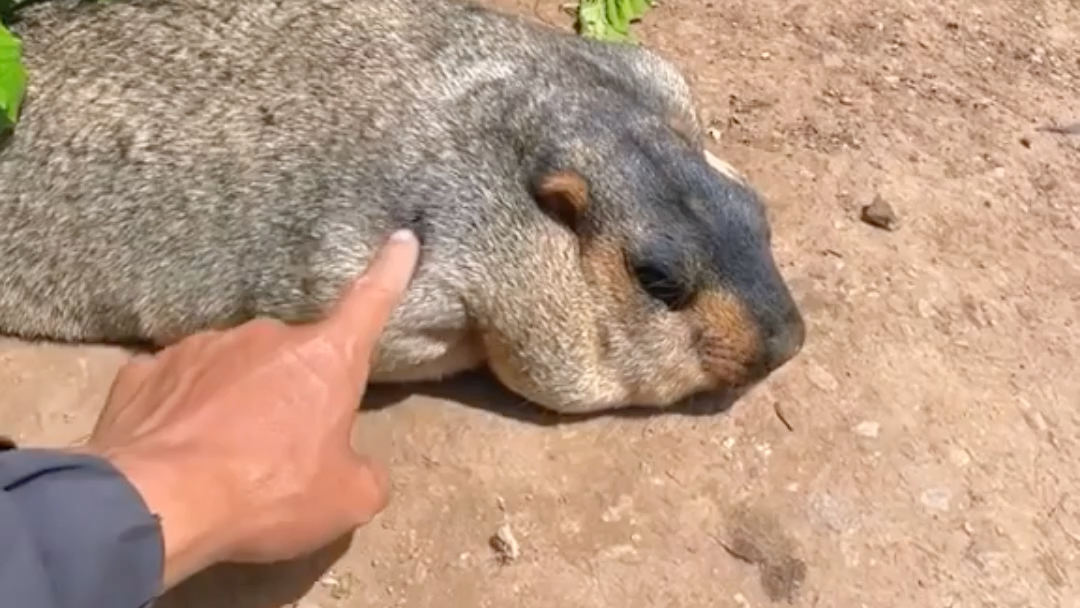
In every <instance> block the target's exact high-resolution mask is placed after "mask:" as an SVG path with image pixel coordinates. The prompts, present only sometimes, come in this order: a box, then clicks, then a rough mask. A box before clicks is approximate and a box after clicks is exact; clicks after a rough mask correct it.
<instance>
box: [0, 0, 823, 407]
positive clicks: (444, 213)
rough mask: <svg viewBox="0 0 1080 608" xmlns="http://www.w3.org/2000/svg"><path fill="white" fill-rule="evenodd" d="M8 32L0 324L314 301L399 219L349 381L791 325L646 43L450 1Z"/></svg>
mask: <svg viewBox="0 0 1080 608" xmlns="http://www.w3.org/2000/svg"><path fill="white" fill-rule="evenodd" d="M14 31H15V32H16V33H18V34H20V35H21V37H22V38H23V41H24V53H25V60H26V63H27V69H28V72H29V79H30V84H29V89H28V94H27V100H26V103H25V105H24V111H23V114H22V116H21V119H20V122H19V123H18V125H17V127H16V128H15V130H14V131H13V133H12V134H11V135H10V137H8V138H7V141H6V142H4V144H3V148H2V150H0V332H2V333H5V334H8V335H13V336H19V337H22V338H26V339H48V340H55V341H76V342H98V343H136V342H143V343H149V344H152V345H157V346H162V345H167V344H169V343H171V342H173V341H175V340H177V339H178V338H181V337H183V336H185V335H187V334H190V333H192V332H195V331H198V330H203V329H207V328H225V327H229V326H232V325H236V324H238V323H241V322H243V321H245V320H247V319H250V318H253V317H256V316H268V317H274V318H277V319H281V320H283V321H287V322H301V321H305V320H309V319H313V318H315V317H317V316H318V315H320V314H321V313H322V312H324V311H325V310H326V309H327V308H328V306H329V305H331V304H332V303H333V302H334V301H335V300H336V299H337V298H338V297H339V295H340V294H341V292H342V288H343V286H344V285H345V284H346V283H347V282H348V281H351V280H352V279H353V278H354V277H356V276H357V274H358V273H359V272H360V271H361V270H362V269H363V268H364V267H365V264H366V262H367V260H368V259H369V256H370V255H371V254H372V253H373V249H374V248H375V247H377V246H378V245H379V244H380V243H381V242H382V240H383V238H385V236H386V235H388V234H389V233H390V232H391V231H392V230H393V229H396V228H400V227H411V228H413V229H414V230H416V232H417V233H418V234H419V236H420V237H421V239H422V242H423V251H422V261H421V264H420V267H419V270H418V272H417V274H416V277H415V279H414V282H413V284H412V286H411V288H410V290H409V292H408V294H407V295H406V298H405V300H404V302H403V304H402V305H401V307H400V308H399V309H398V311H397V312H396V314H395V315H394V317H393V319H392V320H391V322H390V325H389V326H388V327H387V329H386V332H385V334H384V336H383V338H382V340H381V342H380V345H379V349H378V352H377V358H376V362H375V365H374V369H373V375H372V381H373V382H399V381H417V380H433V379H439V378H442V377H446V376H448V375H451V374H455V373H457V372H460V371H463V370H466V369H470V368H475V367H478V366H481V365H487V366H488V367H489V368H490V369H491V371H492V372H493V373H494V375H495V376H496V377H497V378H498V379H499V380H500V381H501V382H502V383H503V384H505V385H506V387H508V388H509V389H510V390H512V391H514V392H516V393H517V394H519V395H521V396H522V397H524V398H526V399H528V400H529V401H532V402H533V403H535V404H538V405H540V406H543V407H546V408H550V409H552V410H556V411H559V412H578V413H583V412H593V411H597V410H603V409H611V408H622V407H627V406H644V407H659V408H663V407H668V406H671V405H672V404H675V403H678V402H680V401H684V400H686V399H687V398H688V397H692V396H700V395H702V394H704V393H707V392H727V393H729V394H730V393H731V392H739V391H742V390H744V389H746V388H748V387H750V386H752V385H753V384H754V383H756V382H758V381H760V380H762V379H763V378H765V377H766V376H767V375H768V374H769V373H770V372H771V371H773V370H775V369H776V368H778V367H779V366H780V365H782V364H783V363H784V362H785V361H787V360H789V359H790V358H791V357H792V356H794V355H795V354H796V352H797V351H798V350H799V349H800V347H801V345H802V343H803V340H804V325H803V320H802V318H801V316H800V312H799V310H798V307H797V306H796V304H795V302H794V301H793V299H792V297H791V295H790V293H789V290H788V288H787V286H786V285H785V281H784V280H783V278H782V276H781V274H780V273H779V271H778V269H777V267H776V265H775V262H774V259H773V254H772V250H771V245H770V238H771V236H770V228H769V224H768V221H767V217H766V214H765V210H764V207H763V205H762V202H761V200H760V196H759V195H758V194H757V193H756V191H755V190H754V188H753V187H752V186H751V185H750V184H748V183H747V182H746V180H745V179H743V178H742V177H740V175H739V173H738V172H736V171H735V170H733V169H731V168H730V167H728V166H726V165H724V164H723V163H719V162H714V163H712V164H710V161H709V159H708V158H707V156H706V153H705V150H704V145H703V141H702V134H701V127H700V124H699V122H698V119H697V117H696V113H695V110H694V105H693V103H692V100H691V96H690V92H689V88H688V86H687V83H686V82H685V81H684V79H683V77H682V76H681V75H680V73H679V72H678V71H677V70H676V69H675V68H674V67H673V65H672V64H671V63H669V62H668V61H666V60H664V59H662V58H661V57H660V56H659V55H657V54H655V53H653V52H651V51H649V50H647V49H645V48H642V47H639V46H633V45H627V44H613V43H603V42H597V41H593V40H588V39H584V38H582V37H580V36H576V35H574V34H573V33H571V32H563V31H560V30H557V29H555V28H551V27H547V26H543V25H540V24H534V23H532V22H530V21H527V20H525V19H523V18H519V17H515V16H511V15H507V14H503V13H501V12H498V11H495V10H493V9H487V8H482V7H480V6H477V5H475V4H471V3H468V2H464V1H459V0H228V1H223V0H113V1H112V2H108V3H89V4H84V3H78V2H71V1H65V2H60V1H59V0H54V1H53V2H46V3H43V4H41V5H37V6H33V7H28V8H26V9H25V10H24V11H23V14H22V20H21V22H19V23H17V24H16V25H15V27H14ZM717 168H719V169H720V170H717Z"/></svg>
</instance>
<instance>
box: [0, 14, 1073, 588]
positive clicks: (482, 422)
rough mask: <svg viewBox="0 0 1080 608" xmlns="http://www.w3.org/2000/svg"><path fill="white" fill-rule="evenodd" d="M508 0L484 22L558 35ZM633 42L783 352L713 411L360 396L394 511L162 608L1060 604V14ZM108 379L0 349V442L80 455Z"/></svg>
mask: <svg viewBox="0 0 1080 608" xmlns="http://www.w3.org/2000/svg"><path fill="white" fill-rule="evenodd" d="M533 3H534V0H517V1H516V2H514V1H513V0H504V1H501V2H499V3H498V4H499V5H501V6H503V7H506V8H509V9H511V10H517V11H521V12H523V13H526V14H530V15H534V16H535V17H536V18H539V19H543V20H546V21H548V22H551V23H553V24H556V25H558V26H559V27H570V24H571V18H570V17H569V16H568V15H566V14H565V13H564V12H562V11H561V10H560V7H559V4H558V2H557V1H556V0H539V2H538V4H536V5H535V6H534V4H533ZM638 30H639V31H640V32H641V36H642V38H643V40H644V41H645V43H646V44H648V45H650V46H652V47H653V48H656V49H657V50H659V51H660V52H662V53H663V54H665V55H666V56H668V57H670V58H672V59H674V60H675V61H676V62H678V63H679V64H680V65H681V66H682V67H683V68H684V69H685V70H686V71H687V73H688V74H690V75H691V77H692V79H693V83H694V88H695V90H696V92H697V94H698V96H699V98H700V101H701V107H702V110H703V112H704V114H705V116H706V117H707V118H708V120H709V122H710V124H711V125H712V128H713V132H712V133H713V136H714V140H715V141H713V142H711V143H710V148H711V149H712V150H713V152H714V153H717V154H718V155H721V156H723V157H725V158H727V159H729V160H730V161H732V162H733V163H734V164H735V165H737V166H738V167H740V168H741V169H743V170H744V171H745V172H746V173H747V174H748V175H749V176H750V177H751V178H752V179H753V180H754V181H755V182H756V183H757V184H759V185H760V187H761V189H762V190H763V192H764V193H765V194H766V196H767V197H768V200H769V205H770V210H771V214H772V218H773V225H774V233H775V241H776V250H777V255H778V257H779V260H780V262H781V264H782V268H783V271H784V272H785V274H786V275H787V276H788V277H789V278H790V281H791V284H792V286H793V290H794V292H795V294H796V297H797V298H798V300H799V302H800V303H801V305H802V307H803V310H804V312H805V314H806V316H807V319H808V322H809V337H808V342H807V345H806V349H805V350H804V352H803V353H802V354H801V355H800V356H799V357H798V358H797V359H796V360H795V361H794V362H792V363H791V364H789V365H788V366H787V367H785V368H784V369H782V370H781V371H780V372H779V373H778V374H777V375H775V376H774V377H773V378H772V379H771V380H770V381H769V382H767V383H766V384H765V385H763V386H761V387H760V389H758V390H756V391H755V392H753V393H752V394H751V395H749V396H748V397H746V398H745V399H744V400H743V401H741V402H740V403H739V404H738V405H737V406H736V407H735V408H734V409H733V410H732V411H731V412H729V413H727V414H724V415H719V416H713V417H696V418H695V417H680V416H659V417H654V418H649V419H621V418H611V417H607V418H600V419H595V420H591V421H587V422H582V423H573V424H554V423H553V421H552V420H550V419H549V418H546V417H544V416H538V415H536V414H535V412H533V411H532V410H529V409H528V408H525V407H522V406H520V405H516V403H517V400H516V399H514V398H512V397H510V396H508V395H506V394H505V393H503V392H502V391H500V390H499V389H498V388H497V387H495V386H494V385H493V383H492V382H491V381H489V380H486V379H485V378H484V377H468V378H463V379H461V380H460V381H458V382H456V383H454V384H451V385H448V386H443V387H436V386H433V387H422V388H419V389H415V388H414V389H408V390H406V389H400V390H381V391H377V392H376V394H375V395H374V396H373V399H375V401H377V403H376V404H375V405H377V406H380V407H375V408H373V409H372V411H370V412H368V413H366V414H365V415H364V416H363V417H362V423H361V425H360V426H359V428H358V431H357V434H358V440H360V441H363V442H364V443H363V445H364V446H365V449H366V450H367V451H369V452H373V453H375V454H376V455H378V456H380V457H382V458H385V459H387V460H388V461H390V463H391V465H392V467H393V471H394V482H395V488H396V489H395V495H394V501H393V503H392V505H391V506H390V508H389V509H388V510H387V511H386V512H385V513H384V514H383V515H382V516H381V517H380V518H379V519H378V520H377V521H376V522H375V523H373V524H372V525H370V526H369V527H367V528H364V529H363V530H361V531H360V532H359V533H358V534H357V535H356V536H355V538H354V539H353V541H352V544H351V546H350V547H344V546H343V547H336V548H334V550H328V551H326V552H323V553H322V554H320V555H319V556H316V557H315V558H313V559H311V560H304V561H303V562H300V563H296V564H282V565H279V566H273V567H265V568H219V569H216V570H212V571H210V572H207V573H205V574H204V575H201V576H199V577H198V578H196V579H194V580H192V581H191V582H190V583H189V584H187V585H185V586H183V587H182V588H180V589H179V590H177V591H176V592H174V593H172V594H170V596H168V597H167V598H166V599H165V600H164V601H163V603H162V604H161V605H162V606H165V607H169V608H187V607H199V608H214V607H218V606H221V607H228V608H272V607H277V606H290V605H296V606H299V607H302V608H336V607H341V608H354V607H355V608H362V607H369V606H370V607H375V606H379V607H382V606H388V607H390V606H404V607H408V608H421V607H440V608H443V607H455V608H456V607H461V608H473V607H475V608H481V607H489V606H490V607H504V606H523V607H528V608H555V607H558V608H564V607H578V606H580V607H604V608H608V607H610V608H637V607H642V608H644V607H648V608H666V607H709V608H712V607H716V608H723V607H727V606H731V607H736V608H744V607H747V606H770V605H789V604H790V605H793V606H808V607H809V606H821V607H838V608H847V607H851V608H862V607H875V608H876V607H881V606H897V607H912V608H914V607H919V608H923V607H943V608H944V607H954V608H961V607H962V608H969V607H971V608H976V607H978V608H990V607H994V608H997V607H1014V606H1015V607H1023V608H1031V607H1067V608H1072V607H1076V606H1080V470H1078V466H1080V465H1078V464H1077V463H1080V373H1078V371H1077V361H1078V359H1080V134H1074V135H1070V134H1060V133H1053V132H1049V131H1043V130H1039V127H1040V126H1046V125H1064V124H1069V123H1071V122H1080V2H1077V0H1036V1H1033V2H1024V3H1021V2H1006V1H1005V0H992V1H985V0H982V1H979V0H934V1H931V0H906V1H905V0H900V1H897V2H856V1H854V0H819V1H817V2H804V1H801V0H789V1H786V2H781V1H778V0H755V1H753V2H751V1H749V0H714V1H706V0H694V1H690V0H669V1H667V2H665V3H664V4H663V5H662V6H660V7H658V8H656V9H655V10H653V11H652V12H651V13H649V15H648V16H647V17H646V20H645V22H644V23H643V24H641V26H639V28H638ZM876 199H880V200H881V201H884V202H885V203H886V204H888V205H890V206H891V207H892V208H893V209H894V210H895V213H896V215H897V216H898V218H899V223H898V228H897V229H896V230H883V229H879V228H875V227H873V226H870V225H868V224H867V223H865V222H863V221H861V220H860V213H861V209H862V208H863V207H864V206H866V205H869V204H870V203H872V202H874V201H875V200H876ZM124 357H125V354H124V353H123V352H121V351H118V350H115V349H110V348H70V347H56V346H32V345H28V344H22V343H18V342H13V341H6V342H3V343H2V344H0V429H3V430H4V431H5V432H8V433H11V434H13V435H15V436H17V437H18V439H19V441H20V442H24V443H38V444H44V445H62V444H64V443H67V442H70V441H74V440H77V439H79V438H80V437H82V436H83V435H84V434H85V433H86V432H87V431H88V429H89V428H90V425H91V423H92V421H93V419H94V415H95V413H96V412H97V409H98V407H99V406H100V404H101V402H102V399H103V397H104V394H105V390H106V389H107V387H108V384H109V382H110V381H111V376H112V374H113V373H114V371H115V370H116V368H117V366H118V365H120V364H121V362H122V361H123V360H124ZM778 413H779V414H778ZM785 420H786V422H785ZM504 523H505V524H507V525H508V526H509V528H510V529H511V530H512V531H513V533H514V535H515V536H516V539H517V541H518V543H519V545H520V555H519V556H518V557H517V559H515V560H511V561H508V562H504V561H500V560H499V559H498V553H497V552H496V551H494V550H493V549H492V547H491V546H490V545H489V538H490V537H491V535H492V534H494V533H495V532H496V530H497V529H498V528H499V527H500V525H502V524H504ZM327 569H328V570H327Z"/></svg>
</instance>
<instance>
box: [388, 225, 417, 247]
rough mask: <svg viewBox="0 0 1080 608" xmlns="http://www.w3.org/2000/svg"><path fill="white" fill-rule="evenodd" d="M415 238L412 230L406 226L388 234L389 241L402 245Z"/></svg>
mask: <svg viewBox="0 0 1080 608" xmlns="http://www.w3.org/2000/svg"><path fill="white" fill-rule="evenodd" d="M415 240H416V235H415V234H414V233H413V231H412V230H409V229H408V228H403V229H401V230H398V231H396V232H394V233H393V234H391V235H390V242H392V243H398V244H400V245H404V244H405V243H410V242H413V241H415Z"/></svg>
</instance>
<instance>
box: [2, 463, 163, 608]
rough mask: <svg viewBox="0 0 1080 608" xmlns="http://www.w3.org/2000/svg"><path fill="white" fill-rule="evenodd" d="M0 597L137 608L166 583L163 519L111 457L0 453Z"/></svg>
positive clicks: (47, 605) (51, 604) (44, 605)
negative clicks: (154, 511)
mask: <svg viewBox="0 0 1080 608" xmlns="http://www.w3.org/2000/svg"><path fill="white" fill-rule="evenodd" d="M0 490H2V491H0V598H2V599H0V603H2V604H3V605H5V606H18V607H19V608H139V607H140V606H146V605H148V604H149V603H150V602H151V601H152V600H153V599H154V597H155V596H156V595H157V593H158V591H159V589H160V586H161V577H162V567H163V565H164V564H163V560H164V555H163V541H162V536H161V528H160V525H159V523H158V521H157V518H155V517H154V516H153V514H151V513H150V511H149V509H148V508H147V506H146V504H145V503H144V502H143V500H142V497H141V496H140V495H139V493H138V491H136V490H135V488H134V487H133V486H132V485H131V484H130V483H129V482H128V481H127V479H126V478H125V477H124V476H123V475H121V474H120V472H119V471H117V470H116V469H115V468H113V466H112V465H111V464H109V463H108V462H107V461H105V460H103V459H99V458H95V457H93V456H87V455H77V454H70V453H66V452H59V451H50V450H28V449H21V450H10V451H2V452H0Z"/></svg>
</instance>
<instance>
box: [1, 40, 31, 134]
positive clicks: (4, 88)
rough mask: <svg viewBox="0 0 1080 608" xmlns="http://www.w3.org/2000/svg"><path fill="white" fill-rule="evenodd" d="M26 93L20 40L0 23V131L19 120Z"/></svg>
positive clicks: (5, 129) (10, 126) (9, 127)
mask: <svg viewBox="0 0 1080 608" xmlns="http://www.w3.org/2000/svg"><path fill="white" fill-rule="evenodd" d="M25 94H26V68H25V67H23V64H22V41H20V40H19V39H18V38H16V37H15V36H14V35H13V34H12V33H11V32H9V31H8V30H7V28H5V27H4V26H3V25H0V133H3V132H4V131H7V130H8V129H11V128H12V127H14V126H15V123H16V122H18V121H19V108H20V106H22V101H23V95H25Z"/></svg>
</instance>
